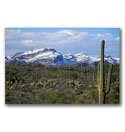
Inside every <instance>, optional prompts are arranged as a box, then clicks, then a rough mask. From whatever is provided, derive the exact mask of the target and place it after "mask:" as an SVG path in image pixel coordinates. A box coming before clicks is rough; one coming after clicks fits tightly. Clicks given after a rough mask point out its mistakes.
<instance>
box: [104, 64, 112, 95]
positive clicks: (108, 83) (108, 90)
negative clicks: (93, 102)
mask: <svg viewBox="0 0 125 132" xmlns="http://www.w3.org/2000/svg"><path fill="white" fill-rule="evenodd" d="M112 69H113V65H112V64H110V65H109V72H108V78H107V89H106V91H105V94H108V93H109V92H110V85H111V75H112Z"/></svg>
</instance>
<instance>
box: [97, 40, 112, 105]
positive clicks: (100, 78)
mask: <svg viewBox="0 0 125 132" xmlns="http://www.w3.org/2000/svg"><path fill="white" fill-rule="evenodd" d="M104 47H105V40H102V42H101V60H100V64H99V65H98V75H97V83H98V94H99V95H98V99H99V104H105V99H106V95H107V94H108V93H109V92H110V85H111V74H112V68H113V65H112V64H110V66H109V72H108V77H107V85H106V88H105V78H104Z"/></svg>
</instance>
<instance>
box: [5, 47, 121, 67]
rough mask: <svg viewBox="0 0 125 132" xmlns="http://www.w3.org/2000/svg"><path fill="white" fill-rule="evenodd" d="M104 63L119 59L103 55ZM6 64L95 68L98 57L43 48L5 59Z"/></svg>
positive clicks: (113, 62)
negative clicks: (89, 66)
mask: <svg viewBox="0 0 125 132" xmlns="http://www.w3.org/2000/svg"><path fill="white" fill-rule="evenodd" d="M104 60H105V63H111V64H115V63H119V58H112V57H111V56H108V55H105V58H104ZM5 61H6V64H15V63H17V62H18V63H33V64H35V63H41V64H45V65H74V64H76V63H80V64H82V65H83V66H88V65H94V66H97V65H98V63H99V61H100V57H91V56H88V55H86V54H85V53H83V52H81V53H78V54H75V55H72V54H65V55H62V54H61V53H59V52H57V51H56V50H55V49H53V48H43V49H35V50H29V51H27V52H18V53H16V54H14V55H11V56H8V57H5Z"/></svg>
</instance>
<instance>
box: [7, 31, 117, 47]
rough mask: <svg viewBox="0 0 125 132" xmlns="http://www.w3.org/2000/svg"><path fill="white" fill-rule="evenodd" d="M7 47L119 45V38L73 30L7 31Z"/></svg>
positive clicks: (108, 34)
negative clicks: (104, 42) (104, 41)
mask: <svg viewBox="0 0 125 132" xmlns="http://www.w3.org/2000/svg"><path fill="white" fill-rule="evenodd" d="M5 33H6V34H5V40H6V45H11V46H12V45H13V46H14V45H25V46H40V45H45V46H48V45H49V46H53V45H63V44H64V45H65V44H67V45H69V44H80V43H81V44H82V45H94V44H95V45H96V44H97V43H98V42H100V41H101V40H102V39H105V40H106V41H107V42H111V41H112V42H114V43H117V41H118V40H119V37H117V38H115V37H113V36H112V34H110V33H107V34H90V33H87V32H79V31H72V30H62V31H58V32H22V31H21V30H14V29H13V30H12V29H6V31H5Z"/></svg>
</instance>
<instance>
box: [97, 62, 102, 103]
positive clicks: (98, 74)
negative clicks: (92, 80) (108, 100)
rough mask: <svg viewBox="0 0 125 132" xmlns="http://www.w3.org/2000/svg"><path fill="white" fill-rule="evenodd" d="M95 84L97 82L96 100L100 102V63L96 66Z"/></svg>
mask: <svg viewBox="0 0 125 132" xmlns="http://www.w3.org/2000/svg"><path fill="white" fill-rule="evenodd" d="M97 84H98V100H99V102H100V100H101V96H100V95H101V93H100V64H98V68H97Z"/></svg>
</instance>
